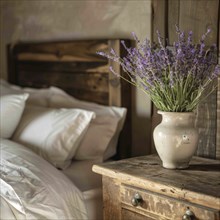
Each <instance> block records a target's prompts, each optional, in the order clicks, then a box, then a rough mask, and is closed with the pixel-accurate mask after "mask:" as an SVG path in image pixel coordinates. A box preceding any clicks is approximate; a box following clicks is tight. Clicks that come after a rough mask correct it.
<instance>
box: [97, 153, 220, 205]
mask: <svg viewBox="0 0 220 220" xmlns="http://www.w3.org/2000/svg"><path fill="white" fill-rule="evenodd" d="M93 171H94V172H96V173H99V174H101V175H103V176H105V177H110V178H112V179H117V180H118V181H120V182H121V183H123V184H128V185H131V186H135V187H140V188H142V189H146V190H150V191H151V192H155V193H160V194H164V195H168V196H171V197H173V198H177V199H183V200H185V201H188V202H195V201H196V203H197V204H201V205H203V204H204V203H206V204H208V206H209V207H211V208H216V209H219V207H220V161H219V160H212V159H206V158H201V157H193V159H192V161H191V162H190V166H189V168H188V169H184V170H169V169H165V168H163V167H162V166H161V161H160V159H159V158H158V156H157V155H148V156H141V157H134V158H129V159H124V160H119V161H112V162H108V163H102V164H99V165H94V166H93Z"/></svg>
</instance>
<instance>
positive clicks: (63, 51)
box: [0, 39, 131, 219]
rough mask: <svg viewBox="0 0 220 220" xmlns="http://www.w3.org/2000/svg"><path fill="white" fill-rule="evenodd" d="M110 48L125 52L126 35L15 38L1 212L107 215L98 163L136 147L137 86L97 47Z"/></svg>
mask: <svg viewBox="0 0 220 220" xmlns="http://www.w3.org/2000/svg"><path fill="white" fill-rule="evenodd" d="M126 44H127V46H129V45H130V44H131V42H130V41H128V40H126ZM110 48H114V49H115V51H117V52H118V53H119V54H120V55H123V54H124V53H125V50H124V49H123V47H122V46H121V44H120V40H119V39H114V40H75V41H65V42H35V43H33V42H26V43H24V42H23V43H17V44H13V45H12V44H11V45H8V82H6V81H4V80H1V106H3V105H2V103H3V104H5V103H6V104H7V105H4V106H6V107H5V108H6V109H3V110H2V109H1V110H2V111H1V112H3V113H4V111H5V112H6V116H4V117H3V116H1V117H3V118H1V119H2V122H1V130H0V131H1V155H2V156H1V171H0V172H1V186H3V189H4V190H1V204H3V205H2V206H1V209H2V210H1V215H2V216H1V219H4V218H6V217H7V216H10V218H11V219H24V218H26V219H30V218H31V219H39V218H45V219H102V187H101V179H100V176H99V175H97V174H95V173H93V172H92V169H91V168H92V166H93V164H97V163H103V162H105V161H108V160H112V159H122V158H127V157H129V156H130V150H131V88H130V86H129V84H127V83H124V82H123V81H121V80H120V79H119V78H117V77H115V76H113V75H112V74H110V73H109V66H110V65H111V66H113V67H114V69H116V70H117V71H118V72H119V73H120V74H123V71H122V69H121V68H120V66H118V65H117V64H115V63H109V62H110V61H108V60H107V59H105V58H103V57H100V56H99V55H97V54H96V52H97V51H109V49H110ZM11 106H13V107H11ZM12 127H13V129H11V128H12ZM6 128H7V129H6ZM3 131H4V132H5V133H4V132H3Z"/></svg>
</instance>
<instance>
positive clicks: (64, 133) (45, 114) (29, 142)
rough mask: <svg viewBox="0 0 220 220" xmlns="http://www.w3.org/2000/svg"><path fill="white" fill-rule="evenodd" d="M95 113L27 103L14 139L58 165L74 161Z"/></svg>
mask: <svg viewBox="0 0 220 220" xmlns="http://www.w3.org/2000/svg"><path fill="white" fill-rule="evenodd" d="M94 116H95V114H94V113H93V112H89V111H85V110H81V109H50V108H44V107H40V106H31V105H30V106H26V108H25V110H24V114H23V117H22V119H21V122H20V123H19V126H18V128H17V129H16V131H15V134H14V135H13V137H12V140H14V141H15V142H18V143H21V144H23V145H26V146H28V147H30V148H31V149H32V150H33V151H35V152H36V153H37V154H39V155H41V156H42V157H43V158H45V159H46V160H48V161H49V162H51V163H52V164H53V165H55V166H56V167H58V168H61V169H65V168H66V167H68V166H69V165H70V163H71V159H72V158H73V156H74V154H75V152H76V150H77V148H78V146H79V144H80V141H81V140H82V138H83V136H84V135H85V133H86V130H87V128H88V126H89V123H90V121H91V119H92V118H93V117H94Z"/></svg>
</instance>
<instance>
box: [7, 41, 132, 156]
mask: <svg viewBox="0 0 220 220" xmlns="http://www.w3.org/2000/svg"><path fill="white" fill-rule="evenodd" d="M125 41H126V44H127V45H128V46H129V45H130V44H131V41H129V40H125ZM110 48H114V49H115V51H117V52H118V53H119V54H120V55H122V56H123V55H125V53H126V51H125V50H124V48H123V47H122V46H121V44H120V40H119V39H117V40H77V41H66V42H38V43H31V42H27V43H18V44H15V45H8V50H7V51H8V80H9V82H11V83H13V84H16V85H20V86H23V87H34V88H45V87H49V86H57V87H59V88H61V89H63V90H65V91H66V92H67V93H69V94H70V95H73V96H74V97H76V98H78V99H81V100H86V101H92V102H96V103H99V104H103V105H113V106H123V107H126V108H127V109H128V113H127V118H126V122H125V126H124V129H123V131H122V133H121V135H120V138H119V143H118V153H117V156H116V158H117V159H122V158H127V157H130V155H131V152H130V150H131V88H130V85H129V84H128V83H126V82H124V81H123V80H120V79H119V78H117V77H115V76H114V75H113V74H111V73H109V65H112V66H113V67H114V69H116V70H117V71H118V72H120V73H121V74H123V71H122V69H121V67H120V66H119V65H118V64H116V63H112V62H111V61H108V60H107V59H106V58H104V57H101V56H99V55H97V54H96V52H97V51H105V52H109V49H110Z"/></svg>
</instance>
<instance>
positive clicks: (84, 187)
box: [61, 160, 103, 220]
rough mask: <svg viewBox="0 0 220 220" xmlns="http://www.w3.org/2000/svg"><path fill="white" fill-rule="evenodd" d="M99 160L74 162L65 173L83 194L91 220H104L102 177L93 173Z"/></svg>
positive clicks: (63, 171)
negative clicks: (93, 167) (93, 168)
mask: <svg viewBox="0 0 220 220" xmlns="http://www.w3.org/2000/svg"><path fill="white" fill-rule="evenodd" d="M98 163H100V161H99V160H80V161H77V160H73V161H72V163H71V165H70V166H69V167H68V168H67V169H65V170H62V171H61V172H62V173H64V174H65V175H66V176H67V177H68V178H69V179H70V180H71V181H72V182H73V183H74V184H75V185H76V186H77V188H78V189H80V190H81V192H82V193H83V197H84V201H85V204H86V208H87V211H88V218H89V220H101V219H103V212H102V209H103V200H102V177H101V175H98V174H96V173H94V172H93V171H92V166H93V165H94V164H98Z"/></svg>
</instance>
